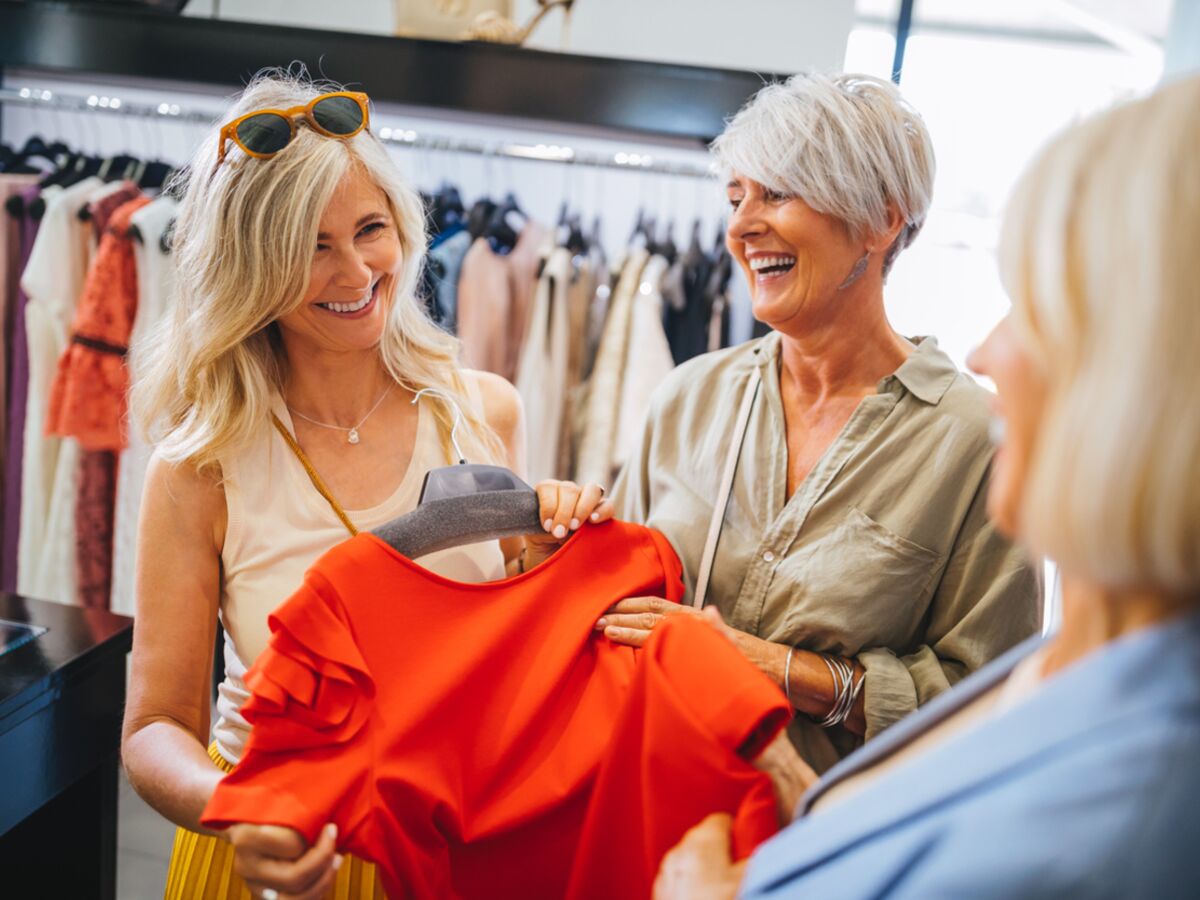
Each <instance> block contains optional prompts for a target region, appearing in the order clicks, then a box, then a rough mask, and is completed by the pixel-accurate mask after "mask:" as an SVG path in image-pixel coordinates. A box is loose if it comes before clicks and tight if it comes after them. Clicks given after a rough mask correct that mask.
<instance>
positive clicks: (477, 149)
mask: <svg viewBox="0 0 1200 900" xmlns="http://www.w3.org/2000/svg"><path fill="white" fill-rule="evenodd" d="M5 103H7V104H10V105H15V106H27V107H31V108H34V109H50V110H59V111H65V112H94V113H106V114H110V115H122V116H134V117H138V118H144V119H158V120H166V121H172V122H186V123H189V124H196V125H209V124H211V123H212V122H213V121H215V120H216V118H217V116H218V115H219V114H220V113H219V111H217V110H215V109H201V108H199V107H187V106H180V105H179V104H177V103H158V104H152V103H140V102H136V101H131V100H126V99H123V98H121V97H119V96H116V95H113V94H108V93H94V94H88V95H86V96H85V95H82V94H69V93H61V92H59V91H52V90H46V89H42V88H31V87H22V88H0V104H5ZM373 131H374V132H375V135H376V137H378V138H379V139H380V140H381V141H383V142H384V143H385V144H394V145H397V146H401V147H407V148H410V149H414V150H437V151H442V152H447V153H465V154H472V155H477V156H486V157H500V158H507V159H524V160H536V161H539V162H554V163H565V164H569V165H575V166H587V167H590V168H599V169H619V170H623V171H637V172H646V173H649V174H656V175H674V176H680V177H688V178H700V179H708V178H710V177H711V176H712V170H711V168H710V167H708V166H700V165H696V164H692V163H685V162H677V161H674V160H663V159H656V158H655V157H654V156H653V155H652V154H650V153H645V152H642V151H625V150H621V151H616V152H613V153H589V152H584V151H580V150H576V149H575V148H574V147H570V146H567V145H564V144H545V143H539V144H520V143H512V142H487V141H478V140H466V139H462V138H454V137H448V136H446V135H436V134H430V133H427V132H417V131H414V130H412V129H407V128H392V127H389V126H386V125H383V126H380V127H378V128H376V129H373Z"/></svg>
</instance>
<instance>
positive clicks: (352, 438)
mask: <svg viewBox="0 0 1200 900" xmlns="http://www.w3.org/2000/svg"><path fill="white" fill-rule="evenodd" d="M346 440H348V441H349V442H350V443H351V444H357V443H358V429H357V428H351V429H350V433H349V434H348V435H347V436H346Z"/></svg>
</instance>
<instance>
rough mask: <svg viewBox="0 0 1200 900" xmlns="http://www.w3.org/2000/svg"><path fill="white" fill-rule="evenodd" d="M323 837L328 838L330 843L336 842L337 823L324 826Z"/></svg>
mask: <svg viewBox="0 0 1200 900" xmlns="http://www.w3.org/2000/svg"><path fill="white" fill-rule="evenodd" d="M325 836H326V837H327V838H329V839H330V840H331V841H336V840H337V823H336V822H330V823H329V824H328V825H326V826H325Z"/></svg>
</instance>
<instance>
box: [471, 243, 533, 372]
mask: <svg viewBox="0 0 1200 900" xmlns="http://www.w3.org/2000/svg"><path fill="white" fill-rule="evenodd" d="M546 234H547V232H546V229H545V228H543V227H542V226H541V225H539V224H538V223H537V222H534V221H533V220H532V219H531V220H529V221H527V222H526V223H525V227H524V228H522V229H521V234H520V236H519V237H518V238H517V243H516V246H515V247H513V249H512V252H510V253H509V254H508V255H507V256H500V255H499V254H498V253H494V252H493V251H492V248H491V247H490V246H488V242H487V241H486V240H485V239H483V238H477V239H476V240H475V243H473V244H472V245H471V249H469V250H468V251H467V255H466V256H465V257H464V258H463V264H462V271H461V272H460V274H459V277H458V337H459V340H461V341H462V348H463V349H462V361H463V365H465V366H466V367H467V368H470V369H482V370H484V371H486V372H495V373H496V374H497V375H502V376H504V377H505V378H507V379H508V380H509V381H514V380H515V379H516V377H517V366H518V365H519V364H520V361H521V350H522V347H523V345H524V342H525V332H526V330H527V328H528V326H529V312H530V310H531V309H532V307H533V291H534V287H535V285H536V284H537V269H538V260H539V258H540V254H541V249H542V244H543V242H544V241H545V239H546Z"/></svg>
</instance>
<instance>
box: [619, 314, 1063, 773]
mask: <svg viewBox="0 0 1200 900" xmlns="http://www.w3.org/2000/svg"><path fill="white" fill-rule="evenodd" d="M779 343H780V338H779V335H778V334H775V333H772V334H770V335H768V336H767V337H765V338H761V339H759V340H756V341H751V342H749V343H746V344H742V345H741V346H738V347H734V348H731V349H729V350H725V351H720V352H717V353H710V354H706V355H704V356H700V357H697V358H696V359H694V360H691V361H690V362H688V363H685V364H684V365H682V366H680V367H679V368H678V369H676V370H675V371H674V372H673V373H672V375H671V376H670V377H669V378H668V379H667V380H666V381H665V382H664V383H663V384H662V386H661V388H660V389H659V390H658V391H657V392H656V394H655V396H654V399H653V401H652V404H651V410H650V415H649V417H648V419H647V421H646V424H645V427H644V430H643V433H642V435H641V437H640V442H639V445H638V446H637V448H636V450H635V451H634V453H633V455H632V457H631V458H630V462H629V464H628V466H627V467H626V468H625V470H624V472H623V473H622V475H621V477H620V479H619V481H618V483H617V485H616V486H615V488H614V493H613V496H614V499H615V502H616V506H617V515H618V517H620V518H623V519H628V520H630V521H634V522H638V523H642V524H645V525H649V526H650V527H652V528H656V529H658V530H659V531H661V532H663V534H665V535H666V536H667V538H668V539H669V540H670V542H671V544H672V545H673V546H674V547H675V550H676V552H677V553H678V554H679V557H680V559H681V560H682V562H683V569H684V580H685V582H686V585H687V589H688V597H689V598H690V597H691V594H692V591H693V589H694V587H695V578H696V572H697V570H698V569H699V565H700V556H701V551H702V550H703V547H704V538H705V535H706V533H707V530H708V524H709V521H710V519H711V517H712V512H713V503H714V502H715V501H714V499H713V498H714V496H715V494H716V493H717V489H718V484H719V481H720V476H721V468H722V465H723V463H724V460H725V458H726V454H727V451H728V447H729V441H730V439H731V435H730V433H731V431H732V430H733V420H734V417H735V413H736V410H737V406H738V404H739V403H740V401H741V398H742V394H743V389H744V387H745V385H746V383H747V381H748V379H749V376H750V373H751V371H752V370H753V369H754V368H755V367H758V368H759V369H760V370H761V375H762V387H761V388H760V390H759V394H758V397H757V400H756V402H755V405H754V408H753V411H752V413H751V416H750V421H749V426H748V430H747V433H746V439H745V443H744V444H743V447H742V453H741V458H740V461H739V464H738V469H737V474H736V477H735V479H734V484H733V491H732V496H731V498H730V502H729V505H728V507H727V509H726V512H725V519H724V525H723V528H722V531H721V538H720V543H719V544H718V547H717V553H716V558H715V561H714V565H713V571H712V578H711V582H710V586H709V594H708V602H709V603H713V604H715V605H716V606H717V608H718V609H719V610H720V612H721V614H722V615H723V616H724V618H725V620H726V621H727V622H728V623H729V624H730V625H732V626H733V627H735V628H738V629H740V630H742V631H745V632H748V633H750V634H754V635H757V636H758V637H761V638H764V639H766V640H770V641H776V642H779V643H784V644H796V645H798V646H799V647H801V648H802V649H808V650H814V651H819V652H825V653H836V654H840V655H842V656H846V657H854V658H856V659H857V660H858V662H859V663H861V664H862V665H863V666H864V667H865V668H866V684H865V687H864V694H865V703H866V720H867V734H866V736H867V738H868V739H869V738H871V737H872V736H874V735H875V734H878V733H879V732H880V731H881V730H882V729H884V728H886V727H887V726H888V725H890V724H891V723H893V722H895V721H897V720H898V719H900V718H902V717H903V716H905V715H907V714H908V713H910V712H912V711H913V710H914V709H916V708H917V706H918V705H920V704H921V703H924V702H925V701H927V700H929V699H930V698H932V697H934V696H935V695H937V694H938V693H940V692H941V691H944V690H945V689H946V688H948V687H949V686H950V685H952V684H954V683H955V682H956V681H958V680H959V679H960V678H962V677H963V676H964V675H966V674H967V673H968V672H970V671H973V670H974V669H976V668H978V667H979V666H980V665H982V664H983V663H985V662H987V661H988V660H990V659H992V658H994V657H996V656H998V655H999V654H1000V653H1002V652H1003V651H1005V650H1007V649H1008V648H1010V647H1012V646H1014V645H1015V644H1017V643H1018V642H1020V641H1021V640H1023V639H1024V638H1027V637H1029V636H1030V635H1032V634H1034V633H1035V632H1036V631H1037V630H1038V628H1039V625H1040V621H1041V612H1042V591H1041V578H1040V567H1039V566H1038V565H1035V564H1032V563H1031V562H1029V561H1028V560H1027V559H1026V557H1025V555H1024V554H1023V553H1022V552H1021V551H1020V550H1019V549H1018V548H1016V547H1014V546H1013V545H1012V544H1011V543H1010V542H1009V541H1008V540H1006V539H1005V538H1004V537H1003V536H1001V535H1000V534H999V533H998V532H997V531H996V529H995V526H994V525H993V524H992V523H991V522H990V521H989V520H988V519H987V516H986V513H985V502H986V494H987V485H988V473H989V470H990V465H991V459H992V453H993V450H992V447H991V445H990V443H989V441H988V435H987V431H988V410H987V403H986V397H987V394H986V392H985V391H984V390H983V388H981V387H979V386H978V385H976V384H975V383H974V382H973V381H972V380H971V379H970V378H968V377H967V376H965V375H963V374H962V373H960V372H959V371H958V370H957V369H956V368H955V366H954V364H953V362H951V360H950V359H949V357H947V356H946V355H945V354H944V353H943V352H942V351H940V350H939V349H938V348H937V342H936V341H935V340H933V339H932V338H924V339H918V340H917V344H918V346H917V349H916V350H915V351H914V352H913V354H912V355H911V356H910V357H909V359H908V360H906V361H905V362H904V364H903V365H901V366H900V368H899V369H897V371H896V372H895V373H893V374H892V375H890V376H888V377H887V378H884V379H883V380H882V381H880V383H879V385H878V393H876V394H874V395H872V396H870V397H867V398H866V399H865V400H863V401H862V402H861V403H860V404H859V406H858V408H857V409H856V410H855V411H854V413H853V415H852V416H851V417H850V420H849V421H848V422H847V423H846V425H845V427H844V428H843V429H842V431H841V433H840V434H839V435H838V437H837V438H836V439H835V440H834V442H833V444H832V445H831V446H830V447H829V449H828V450H827V451H826V452H825V455H824V456H823V457H822V458H821V460H820V461H819V462H818V463H817V465H816V466H815V467H814V468H813V470H812V471H811V472H810V473H809V475H808V477H807V478H806V479H805V480H804V482H803V483H802V484H801V485H800V486H799V487H798V488H797V490H796V492H795V494H793V496H792V497H791V498H790V499H788V498H787V495H786V492H787V440H786V435H785V431H784V417H783V406H782V400H781V398H780V392H779ZM789 735H790V737H791V738H792V741H793V743H794V744H795V745H796V747H797V749H798V750H799V752H800V753H801V755H802V756H804V758H805V759H806V760H807V761H808V762H809V763H810V765H812V766H813V767H814V768H816V769H817V770H818V771H824V770H825V769H827V768H829V766H831V765H832V764H833V763H835V762H836V761H837V760H838V759H839V757H841V756H844V755H845V754H846V753H848V752H849V751H850V750H852V749H854V747H855V746H856V745H857V744H858V743H859V742H860V741H859V740H858V739H857V738H855V737H854V736H853V735H852V734H850V733H849V732H847V731H845V730H844V729H842V728H835V729H831V730H829V731H825V730H823V729H821V728H819V727H818V726H817V725H815V724H814V723H813V722H811V721H809V720H808V719H807V718H806V717H804V716H802V715H800V716H797V718H796V720H795V721H794V722H793V723H792V725H791V726H790V729H789Z"/></svg>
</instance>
